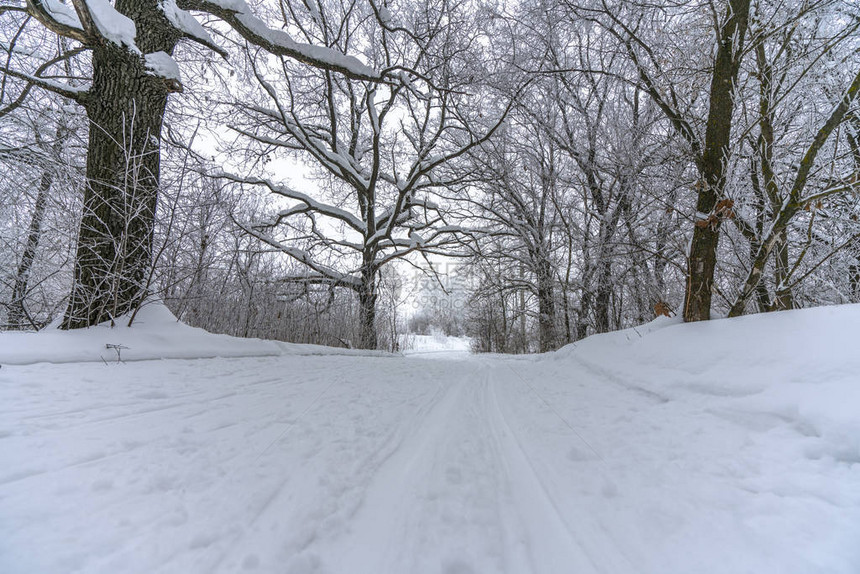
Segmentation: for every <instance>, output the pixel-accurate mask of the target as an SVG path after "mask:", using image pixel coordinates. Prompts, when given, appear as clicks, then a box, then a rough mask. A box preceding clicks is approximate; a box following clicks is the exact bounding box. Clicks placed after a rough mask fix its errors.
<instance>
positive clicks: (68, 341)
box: [0, 303, 387, 365]
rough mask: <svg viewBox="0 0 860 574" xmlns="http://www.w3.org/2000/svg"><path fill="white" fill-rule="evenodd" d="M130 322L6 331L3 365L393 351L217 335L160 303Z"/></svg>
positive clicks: (0, 349)
mask: <svg viewBox="0 0 860 574" xmlns="http://www.w3.org/2000/svg"><path fill="white" fill-rule="evenodd" d="M127 324H128V318H127V317H126V318H122V319H120V320H118V321H117V322H116V326H114V327H111V326H110V324H109V323H103V324H101V325H98V326H96V327H90V328H89V329H77V330H74V331H62V330H60V329H58V328H57V327H56V326H51V327H48V328H47V329H45V330H43V331H40V332H38V333H17V332H6V333H0V365H2V364H7V365H29V364H33V363H43V362H44V363H85V362H93V361H97V362H102V361H107V362H112V361H116V360H117V358H121V359H122V360H123V361H142V360H150V359H205V358H214V357H265V356H279V355H387V353H383V352H379V351H360V350H353V349H338V348H335V347H324V346H321V345H301V344H297V343H284V342H281V341H264V340H262V339H244V338H239V337H230V336H228V335H215V334H213V333H209V332H207V331H205V330H203V329H198V328H195V327H189V326H188V325H185V324H184V323H181V322H179V321H178V320H177V319H176V317H175V316H174V315H173V313H171V312H170V310H169V309H168V308H167V307H165V306H164V305H163V304H160V303H154V304H150V305H147V306H145V307H143V308H142V309H141V310H140V312H139V313H138V315H137V317H136V318H135V321H134V324H133V325H132V326H131V327H128V326H127ZM116 346H119V348H117V347H116ZM117 351H118V352H117Z"/></svg>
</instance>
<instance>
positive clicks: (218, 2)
mask: <svg viewBox="0 0 860 574" xmlns="http://www.w3.org/2000/svg"><path fill="white" fill-rule="evenodd" d="M208 3H210V4H213V5H215V6H217V7H218V8H221V9H222V10H227V11H229V12H232V13H233V17H234V18H235V20H236V22H238V23H239V24H241V26H243V27H244V28H245V29H247V30H248V31H250V32H251V33H252V34H253V35H254V36H256V37H257V38H259V39H260V41H261V42H263V43H267V44H269V46H264V47H266V48H267V49H271V48H275V49H277V50H280V49H283V50H287V51H289V52H292V53H294V54H298V55H301V56H302V57H303V58H305V59H308V60H311V61H314V62H319V63H321V64H324V65H327V66H333V67H336V68H340V69H342V70H346V71H348V72H349V73H351V74H353V75H355V76H358V77H365V78H379V73H378V72H377V71H376V70H374V69H373V68H371V67H369V66H368V65H367V64H364V63H363V62H361V60H359V59H358V58H356V57H354V56H347V55H346V54H342V53H340V52H337V51H336V50H332V49H331V48H327V47H325V46H314V45H312V44H303V43H300V42H296V41H295V40H293V39H292V37H290V35H289V34H288V33H286V32H285V31H283V30H275V29H272V28H269V27H268V25H266V23H265V22H264V21H263V20H261V19H260V18H257V17H256V16H254V15H253V13H252V12H251V8H250V7H249V6H248V4H247V2H245V0H208Z"/></svg>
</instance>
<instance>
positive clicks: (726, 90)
mask: <svg viewBox="0 0 860 574" xmlns="http://www.w3.org/2000/svg"><path fill="white" fill-rule="evenodd" d="M0 49H2V54H0V56H2V63H0V70H2V78H0V174H2V177H0V329H2V330H40V329H44V328H46V327H48V326H49V325H51V326H55V327H59V328H60V329H80V328H85V327H89V326H92V325H96V324H100V323H103V322H105V321H110V322H119V321H122V322H124V323H130V322H131V323H133V322H134V320H135V317H136V315H137V311H138V310H139V309H141V308H142V307H145V306H146V305H148V304H150V303H152V302H155V301H163V302H164V303H165V304H166V305H167V306H168V307H169V308H170V310H171V311H172V312H173V313H174V315H175V316H176V317H177V318H179V320H180V321H182V322H184V323H187V324H189V325H192V326H197V327H203V328H205V329H207V330H209V331H212V332H215V333H224V334H229V335H236V336H241V337H259V338H268V339H279V340H284V341H290V342H298V343H316V344H322V345H329V346H340V347H352V348H363V349H387V350H398V349H399V348H400V346H401V345H402V344H403V342H402V341H403V335H404V334H406V333H416V332H418V333H424V334H426V333H428V332H431V331H434V330H435V331H442V332H445V333H447V334H450V335H468V336H469V337H471V339H472V345H473V350H475V351H481V352H501V353H528V352H545V351H551V350H555V349H558V348H560V347H561V346H563V345H566V344H568V343H571V342H574V341H577V340H580V339H583V338H584V337H586V336H588V335H591V334H594V333H605V332H608V331H613V330H618V329H623V328H628V327H631V326H636V325H640V324H642V323H645V322H648V321H650V320H652V319H653V318H654V317H655V316H658V315H669V316H679V317H682V318H683V320H684V321H687V322H695V321H705V320H709V319H711V318H716V317H725V316H728V317H735V316H739V315H743V314H752V313H763V312H770V311H780V310H787V309H795V308H804V307H812V306H820V305H830V304H839V303H850V302H853V303H858V302H860V220H858V216H860V103H858V91H860V4H858V3H857V2H855V1H854V0H692V1H686V0H685V1H680V0H664V1H661V2H646V1H639V0H519V1H508V0H247V1H246V0H116V1H115V2H110V1H109V0H65V1H64V0H27V1H26V2H21V1H13V0H2V1H0Z"/></svg>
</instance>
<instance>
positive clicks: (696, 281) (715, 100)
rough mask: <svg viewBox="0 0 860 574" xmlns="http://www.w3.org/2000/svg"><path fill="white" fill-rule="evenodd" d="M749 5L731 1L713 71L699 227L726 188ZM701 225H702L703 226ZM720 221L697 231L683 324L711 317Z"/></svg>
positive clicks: (698, 207)
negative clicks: (737, 85)
mask: <svg viewBox="0 0 860 574" xmlns="http://www.w3.org/2000/svg"><path fill="white" fill-rule="evenodd" d="M749 11H750V0H730V1H729V5H728V10H727V13H726V17H725V20H724V21H723V24H722V26H721V27H720V37H719V39H718V40H719V43H718V46H717V54H716V58H715V60H714V71H713V75H712V76H711V92H710V95H711V97H710V104H709V106H710V108H709V110H708V123H707V127H706V128H705V146H704V149H703V153H702V157H701V160H700V166H699V172H700V174H701V177H702V179H701V181H700V182H699V190H698V198H697V201H696V210H697V212H698V213H699V218H700V220H699V222H704V221H706V218H709V217H713V215H714V213H713V212H714V208H715V207H716V205H717V202H718V201H719V200H720V197H721V195H722V193H723V187H724V185H725V179H726V178H725V168H726V164H725V162H726V157H727V154H728V149H729V139H730V137H731V130H732V115H733V113H734V108H735V94H734V91H735V82H736V80H737V76H738V70H739V68H740V62H741V55H742V52H743V44H744V36H745V35H746V32H747V28H748V26H749ZM699 222H697V223H699ZM719 240H720V221H719V219H718V218H712V219H710V221H708V223H707V224H706V225H699V224H697V225H696V226H695V227H694V228H693V241H692V243H691V244H690V255H689V258H688V269H687V288H686V292H685V298H684V321H706V320H708V319H710V318H711V296H712V294H713V288H714V272H715V270H716V266H717V247H718V245H719Z"/></svg>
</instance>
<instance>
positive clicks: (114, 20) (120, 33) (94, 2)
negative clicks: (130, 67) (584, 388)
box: [86, 0, 140, 54]
mask: <svg viewBox="0 0 860 574" xmlns="http://www.w3.org/2000/svg"><path fill="white" fill-rule="evenodd" d="M86 5H87V8H88V9H89V12H90V16H91V17H92V19H93V24H95V26H96V28H97V29H98V31H99V34H101V36H102V37H103V38H105V39H106V40H109V41H111V42H113V43H114V44H116V45H117V46H125V47H127V48H128V49H129V50H131V51H132V52H134V53H136V54H137V53H140V50H139V49H138V47H137V45H136V44H135V43H134V39H135V38H136V37H137V28H136V27H135V25H134V21H133V20H132V19H131V18H129V17H128V16H126V15H125V14H121V13H119V12H118V11H117V10H116V9H115V8H114V7H113V6H112V5H111V3H110V2H109V1H108V0H86Z"/></svg>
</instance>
